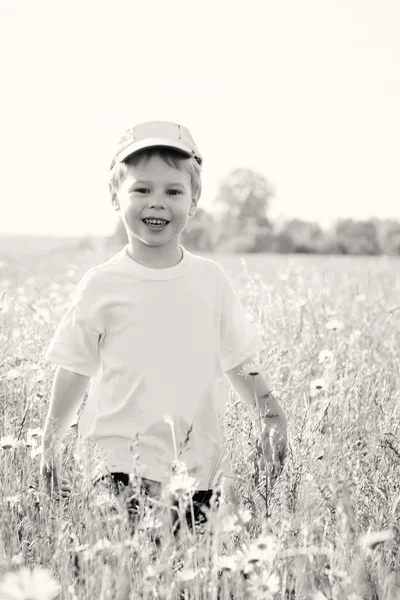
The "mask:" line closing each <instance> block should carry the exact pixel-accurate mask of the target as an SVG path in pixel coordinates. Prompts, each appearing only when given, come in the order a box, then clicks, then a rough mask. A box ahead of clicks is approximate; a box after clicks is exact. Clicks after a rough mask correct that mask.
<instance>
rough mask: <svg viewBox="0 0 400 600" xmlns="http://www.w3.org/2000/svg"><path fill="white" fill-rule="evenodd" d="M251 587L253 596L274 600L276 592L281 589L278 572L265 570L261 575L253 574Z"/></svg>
mask: <svg viewBox="0 0 400 600" xmlns="http://www.w3.org/2000/svg"><path fill="white" fill-rule="evenodd" d="M249 589H250V590H251V592H252V598H257V600H258V599H259V600H272V599H273V597H274V594H277V593H278V592H279V589H280V585H279V577H278V575H277V574H276V573H270V572H269V571H266V570H263V571H262V572H261V575H256V574H253V575H252V577H251V578H250V584H249Z"/></svg>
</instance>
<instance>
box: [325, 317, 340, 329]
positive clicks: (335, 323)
mask: <svg viewBox="0 0 400 600" xmlns="http://www.w3.org/2000/svg"><path fill="white" fill-rule="evenodd" d="M325 327H326V328H327V329H329V330H330V331H339V329H343V327H344V325H343V323H342V321H338V320H337V319H332V320H331V321H328V322H327V324H326V325H325Z"/></svg>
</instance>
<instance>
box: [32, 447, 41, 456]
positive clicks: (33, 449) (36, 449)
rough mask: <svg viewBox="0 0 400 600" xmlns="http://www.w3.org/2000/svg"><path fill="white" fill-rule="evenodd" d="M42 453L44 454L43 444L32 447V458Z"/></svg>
mask: <svg viewBox="0 0 400 600" xmlns="http://www.w3.org/2000/svg"><path fill="white" fill-rule="evenodd" d="M40 454H42V448H41V446H38V447H37V448H32V449H31V458H36V457H37V456H39V455H40Z"/></svg>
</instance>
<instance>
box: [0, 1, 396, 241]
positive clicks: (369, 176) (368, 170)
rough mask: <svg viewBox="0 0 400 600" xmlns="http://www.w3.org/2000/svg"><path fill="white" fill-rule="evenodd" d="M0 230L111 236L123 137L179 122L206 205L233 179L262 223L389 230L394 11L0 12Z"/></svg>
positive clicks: (38, 7) (16, 4) (105, 6)
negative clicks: (248, 191) (362, 224)
mask: <svg viewBox="0 0 400 600" xmlns="http://www.w3.org/2000/svg"><path fill="white" fill-rule="evenodd" d="M0 23H1V24H0V76H1V81H0V83H1V90H2V91H1V94H0V123H1V135H0V158H1V162H0V165H1V166H0V194H1V196H0V232H13V233H54V234H66V235H74V234H87V233H92V234H103V233H104V234H107V233H110V232H111V231H112V229H113V227H114V223H115V213H114V212H113V211H112V209H111V204H110V200H109V196H108V186H107V171H108V166H109V163H110V160H111V157H112V154H113V149H114V145H115V143H116V142H117V140H118V138H119V137H120V136H121V134H122V133H123V131H124V130H125V129H126V128H127V127H129V126H132V125H134V124H137V123H140V122H143V121H146V120H159V119H161V120H164V119H165V120H172V121H175V122H178V123H183V124H184V125H186V126H187V127H188V128H189V129H190V131H191V133H192V135H193V137H194V139H195V141H196V143H197V146H198V147H199V149H200V152H201V153H202V154H203V157H204V175H203V181H204V184H203V195H202V198H201V203H202V205H203V206H204V207H205V208H207V209H210V208H211V207H212V201H213V198H214V197H215V193H216V189H217V187H218V184H219V182H220V181H221V180H222V179H223V178H224V177H225V176H226V175H227V174H228V173H229V171H230V170H232V169H234V168H236V167H242V166H244V167H250V168H253V169H255V170H257V171H259V172H260V173H262V174H263V175H264V176H265V177H267V178H268V179H269V180H270V181H271V183H272V184H273V186H274V188H275V190H276V193H275V197H274V199H273V201H272V205H271V212H270V214H271V217H272V218H278V217H287V218H288V217H293V216H297V217H300V218H303V219H306V220H315V221H319V222H320V223H322V224H323V225H326V224H328V223H329V222H331V221H332V220H333V219H335V218H337V217H356V218H368V217H370V216H377V217H382V218H384V217H394V218H397V219H400V169H399V165H400V109H399V107H400V36H399V30H400V2H399V1H398V0H379V1H378V0H301V1H299V0H281V1H279V2H277V1H275V0H257V1H256V0H246V1H243V0H240V1H236V0H229V1H221V0H201V1H197V2H193V1H192V0H169V1H168V2H166V1H165V0H140V1H136V0H130V1H128V0H68V2H60V1H57V0H35V1H32V0H25V1H24V0H20V1H18V0H3V1H2V3H1V4H0Z"/></svg>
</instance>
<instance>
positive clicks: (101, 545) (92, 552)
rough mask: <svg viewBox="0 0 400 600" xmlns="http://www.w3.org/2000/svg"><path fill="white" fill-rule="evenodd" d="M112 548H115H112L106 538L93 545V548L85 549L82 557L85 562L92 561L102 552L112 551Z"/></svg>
mask: <svg viewBox="0 0 400 600" xmlns="http://www.w3.org/2000/svg"><path fill="white" fill-rule="evenodd" d="M112 547H113V546H112V544H111V542H110V540H107V539H105V538H104V539H102V540H99V541H98V542H96V543H95V544H93V546H92V547H90V546H89V547H88V548H86V549H84V550H83V552H82V555H83V558H84V559H85V560H90V559H91V558H94V557H95V556H96V555H97V554H99V553H100V552H103V551H104V550H110V549H112Z"/></svg>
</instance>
